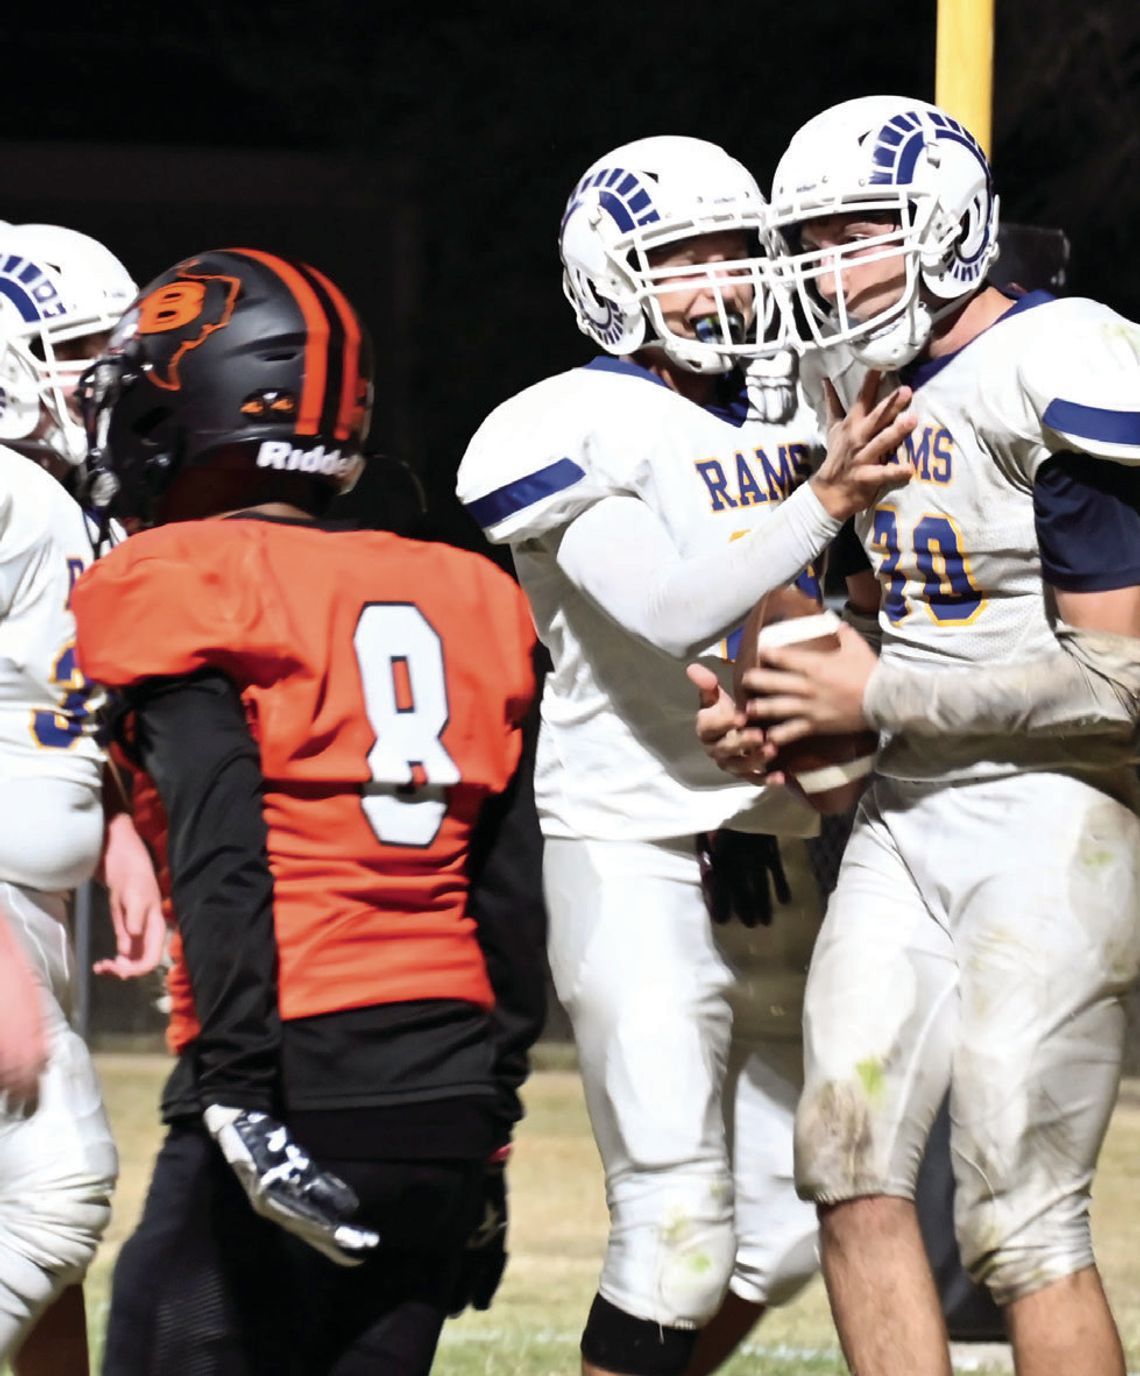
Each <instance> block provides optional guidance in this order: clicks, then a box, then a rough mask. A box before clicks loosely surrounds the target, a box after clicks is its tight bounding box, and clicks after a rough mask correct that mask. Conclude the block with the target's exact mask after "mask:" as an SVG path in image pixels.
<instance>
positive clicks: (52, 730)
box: [32, 641, 95, 750]
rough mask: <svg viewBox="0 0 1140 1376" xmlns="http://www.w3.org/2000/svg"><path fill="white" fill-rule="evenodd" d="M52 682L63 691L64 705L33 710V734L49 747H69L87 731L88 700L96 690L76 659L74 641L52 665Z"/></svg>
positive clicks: (47, 748) (42, 744)
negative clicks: (81, 670)
mask: <svg viewBox="0 0 1140 1376" xmlns="http://www.w3.org/2000/svg"><path fill="white" fill-rule="evenodd" d="M51 685H52V687H53V688H55V689H57V690H58V692H59V695H60V705H59V707H57V708H55V709H51V708H46V707H45V708H40V709H39V710H37V711H35V712H33V713H32V735H33V736H34V737H35V740H36V742H37V744H38V745H41V746H43V748H44V749H45V750H68V749H70V747H71V746H73V745H74V744H75V742H76V741H77V740H78V739H79V737H80V736H82V735H83V733H84V730H85V728H86V726H87V722H88V719H89V718H90V716H91V712H90V709H89V707H88V702H89V700H90V697H91V694H92V693H93V692H94V691H95V685H94V684H93V683H92V682H91V681H90V680H89V679H87V678H85V677H84V676H83V674H82V673H81V672H80V669H79V665H78V664H77V663H76V661H75V642H74V641H72V642H71V643H70V644H68V645H65V646H64V647H63V649H62V650H61V651H60V654H59V657H58V658H57V659H56V661H55V664H54V665H53V666H52V673H51Z"/></svg>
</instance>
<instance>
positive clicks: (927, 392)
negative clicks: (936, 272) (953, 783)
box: [818, 292, 1140, 779]
mask: <svg viewBox="0 0 1140 1376" xmlns="http://www.w3.org/2000/svg"><path fill="white" fill-rule="evenodd" d="M818 366H821V367H823V368H824V369H826V370H827V371H829V372H830V373H831V375H832V378H833V381H834V383H835V385H836V388H837V390H838V391H839V393H840V396H841V398H842V399H843V401H844V403H845V404H850V402H851V401H852V399H853V398H854V396H855V394H856V392H857V389H858V386H859V383H860V381H861V379H862V377H863V375H864V373H865V369H863V368H862V367H861V366H859V365H855V364H853V363H852V361H851V360H850V358H849V357H842V356H837V354H836V353H831V354H828V355H824V356H822V357H821V358H820V359H819V360H818ZM902 378H903V380H904V381H905V382H907V383H909V384H910V385H911V386H912V387H913V388H914V402H913V410H914V412H915V414H916V415H917V418H918V425H917V427H916V429H915V431H914V433H913V434H912V435H910V436H909V437H908V439H907V441H906V449H907V450H908V451H909V457H910V459H911V460H912V462H913V463H914V466H915V469H916V473H915V477H914V479H913V480H912V481H911V482H910V483H909V484H908V485H907V486H906V487H905V488H902V489H900V490H896V491H894V492H891V493H888V494H886V495H885V496H884V497H883V499H882V500H881V501H880V502H878V503H877V504H876V505H875V506H874V507H873V508H871V509H870V510H869V511H867V512H864V513H862V514H861V515H860V516H858V517H856V522H855V524H856V529H857V531H858V532H859V535H860V537H861V539H862V541H863V545H864V548H865V549H866V551H867V554H868V556H869V557H870V560H871V563H872V566H873V567H874V569H875V572H876V574H877V576H878V579H879V583H880V587H881V589H882V610H881V613H880V617H879V620H880V624H881V626H882V629H883V655H884V657H885V659H887V660H897V661H898V662H900V663H905V664H909V665H913V666H914V667H915V668H922V669H925V670H934V671H938V672H946V673H970V672H978V670H979V666H984V665H988V664H1005V663H1011V662H1024V661H1028V660H1031V659H1034V658H1037V657H1040V656H1043V655H1046V654H1049V653H1051V652H1054V651H1055V650H1056V649H1057V640H1056V637H1055V636H1054V634H1053V631H1052V628H1051V622H1050V614H1049V608H1048V604H1047V591H1046V585H1047V584H1051V585H1053V586H1054V587H1060V588H1064V589H1071V590H1075V591H1096V590H1100V589H1104V588H1108V587H1121V586H1125V585H1128V584H1130V583H1140V538H1138V537H1140V518H1138V517H1137V514H1136V513H1137V512H1138V511H1140V328H1138V327H1137V326H1136V325H1134V324H1132V323H1131V322H1130V321H1128V320H1125V319H1123V318H1122V317H1121V316H1119V315H1117V314H1116V313H1115V312H1114V311H1112V310H1110V309H1109V308H1108V307H1107V306H1102V305H1100V304H1098V303H1097V302H1094V301H1088V300H1082V299H1079V298H1071V299H1065V300H1057V299H1055V298H1053V297H1052V296H1050V295H1049V294H1048V293H1046V292H1033V293H1030V294H1028V295H1026V296H1023V297H1021V298H1020V299H1019V300H1018V301H1017V303H1016V304H1015V305H1014V306H1013V308H1012V309H1011V310H1009V311H1008V312H1007V313H1006V314H1005V315H1004V316H1002V317H1001V318H1000V319H999V320H998V321H997V322H996V323H995V324H994V325H992V326H991V327H990V328H989V329H987V330H986V331H984V332H983V333H982V334H980V335H978V336H977V337H976V338H975V339H973V340H972V341H971V342H970V343H968V344H967V345H966V346H965V347H964V348H962V349H960V350H959V351H958V352H957V353H955V354H951V355H949V356H948V357H945V358H940V359H934V360H927V361H924V362H921V363H919V364H917V365H911V367H910V368H908V369H906V370H904V372H903V374H902ZM889 381H892V382H893V380H889ZM885 385H886V382H885V383H884V386H885ZM1051 460H1052V461H1053V462H1049V461H1051ZM1046 465H1048V466H1046ZM1094 470H1095V472H1094ZM1074 474H1078V475H1079V481H1078V482H1077V483H1075V484H1074V482H1073V475H1074ZM1090 480H1091V481H1090ZM1065 758H1066V756H1065V755H1062V756H1060V757H1058V755H1057V749H1056V747H1055V746H1054V745H1053V744H1052V743H1051V742H1049V741H1041V740H1033V741H1031V740H1030V739H1029V738H1028V737H1016V736H1015V737H1009V738H1006V739H1003V740H995V739H993V738H986V739H979V738H973V739H966V738H957V739H945V740H941V741H932V740H931V739H929V738H925V739H922V740H914V741H909V740H907V739H906V738H905V737H902V736H897V737H895V738H893V739H891V740H890V741H889V742H888V743H887V744H886V745H885V747H884V749H883V751H882V753H881V754H880V756H879V762H878V769H879V772H880V773H883V774H888V775H892V776H894V777H896V778H903V779H926V778H932V777H935V776H937V777H940V778H951V779H952V778H961V777H969V776H974V775H980V774H999V773H1008V772H1012V771H1015V770H1018V771H1019V770H1023V769H1033V768H1048V767H1050V765H1054V764H1057V763H1060V762H1063V761H1064V759H1065Z"/></svg>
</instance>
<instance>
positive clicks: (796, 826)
mask: <svg viewBox="0 0 1140 1376" xmlns="http://www.w3.org/2000/svg"><path fill="white" fill-rule="evenodd" d="M817 435H818V431H817V426H816V423H815V419H814V416H813V414H812V412H811V410H810V408H809V407H807V406H806V404H803V403H800V404H799V405H798V406H797V409H796V410H795V412H794V414H793V416H792V418H791V419H790V420H789V421H787V422H785V423H782V424H770V423H765V422H762V421H760V420H759V419H757V417H756V415H755V413H754V412H753V411H752V410H751V409H750V407H749V405H748V403H747V400H746V398H745V396H744V395H743V394H742V395H741V397H740V398H739V399H738V400H737V401H735V402H734V403H733V404H732V405H730V406H728V407H727V408H725V409H719V408H709V409H705V408H702V407H699V406H696V405H694V404H693V403H692V402H690V401H687V400H685V399H684V398H683V397H681V396H679V395H677V393H675V392H673V391H672V390H670V389H669V388H668V387H666V386H665V385H664V384H663V383H661V382H660V381H659V380H658V379H657V378H656V377H655V376H654V375H653V374H652V373H649V372H648V371H646V370H645V369H643V368H641V367H639V366H637V365H636V364H633V363H630V362H627V361H626V360H622V359H616V358H610V357H601V358H598V359H595V360H594V361H593V362H592V363H591V364H588V365H587V366H585V367H582V368H575V369H573V370H571V371H570V372H566V373H562V374H559V375H558V376H556V377H552V378H548V379H546V380H545V381H543V382H540V383H538V384H537V385H535V386H533V387H529V388H527V389H526V390H525V391H523V392H521V393H519V394H518V395H517V396H515V397H513V398H511V399H510V400H509V401H507V402H505V403H504V404H503V405H501V406H499V407H498V408H497V409H496V410H495V411H493V412H492V413H491V415H490V416H489V417H488V418H487V420H486V421H484V423H483V424H482V426H481V427H480V428H479V430H478V431H477V432H476V434H475V436H474V438H473V439H472V441H471V443H470V445H469V446H468V449H467V452H466V455H465V456H464V459H463V462H462V464H461V466H460V469H459V478H458V493H459V498H460V500H461V501H462V502H463V503H464V505H465V506H466V508H467V510H468V511H469V512H470V513H471V514H472V515H473V516H474V518H475V519H476V520H477V521H478V523H479V524H480V525H481V526H482V527H483V529H484V531H485V532H486V534H487V536H488V538H489V539H491V540H492V541H494V542H496V543H502V542H509V544H510V546H511V548H512V551H513V554H514V559H515V568H516V571H517V573H518V576H519V581H520V582H521V584H522V586H523V588H524V590H525V591H526V594H527V596H528V598H529V599H530V604H531V608H532V610H533V612H534V617H535V624H536V626H537V629H538V634H539V637H540V638H541V640H542V641H543V643H544V644H545V645H546V647H547V649H548V650H549V651H550V654H551V658H552V660H553V669H552V671H551V673H550V674H549V675H548V677H547V679H546V684H545V688H544V691H543V698H542V731H541V734H540V738H539V747H538V760H537V764H536V769H535V792H536V797H537V801H538V807H539V815H540V817H541V819H542V825H543V830H544V832H545V834H546V835H548V836H561V837H584V838H602V839H605V838H613V839H628V840H659V839H662V838H665V837H671V836H683V835H686V834H691V833H694V832H697V831H704V830H711V829H713V828H715V827H718V826H721V825H723V824H726V823H727V824H730V825H732V826H733V827H735V828H737V829H738V830H744V831H768V832H774V833H782V834H786V835H800V836H804V835H810V834H812V833H813V832H814V830H815V829H816V817H815V814H814V813H813V812H812V811H811V810H810V809H808V808H807V807H806V806H805V805H804V804H802V803H800V802H798V801H797V800H796V799H795V798H794V797H793V796H792V795H791V794H790V793H789V792H788V791H787V790H786V789H782V788H781V789H759V788H756V787H753V786H751V785H748V784H743V783H740V782H738V781H736V780H731V779H729V777H728V776H727V775H725V774H723V773H722V772H721V771H720V770H718V769H717V768H716V766H715V765H713V764H712V763H711V761H710V760H709V759H708V757H707V756H706V755H705V753H704V751H703V750H702V748H701V746H700V743H699V742H698V741H697V738H696V734H695V731H694V716H695V711H696V693H695V690H694V688H693V686H692V684H690V683H689V681H688V679H687V678H686V676H685V665H684V663H682V662H681V661H679V660H677V659H674V658H672V657H671V656H670V655H668V654H666V653H664V652H663V651H660V650H657V649H655V648H654V647H652V646H650V645H648V644H647V643H646V642H645V641H644V640H642V639H640V638H639V637H637V636H635V635H634V634H632V633H631V632H629V631H627V630H625V629H624V628H623V627H622V626H620V625H618V624H617V622H616V621H614V620H613V619H612V618H611V617H609V616H608V615H607V614H606V613H605V612H603V611H602V610H601V609H600V608H599V607H598V606H597V605H595V604H594V603H593V602H592V601H591V600H590V599H589V598H587V597H586V596H585V595H584V594H582V593H581V592H580V591H579V590H578V589H577V588H575V586H574V585H573V583H571V581H570V580H569V579H568V578H567V577H566V575H565V574H564V573H563V572H562V571H561V570H560V569H559V567H558V565H557V563H556V562H555V551H556V549H557V546H558V541H559V539H560V537H561V532H562V531H563V530H564V529H565V528H566V526H567V525H568V524H569V523H570V522H571V521H573V520H574V518H575V517H576V516H578V515H579V514H580V513H581V512H583V511H585V510H586V509H587V508H588V507H589V506H590V505H592V504H593V503H595V502H597V501H599V500H600V499H601V498H603V497H607V496H609V495H611V494H619V495H623V496H633V497H637V498H638V499H640V500H641V501H643V502H645V503H646V504H647V505H648V506H649V507H650V508H651V509H652V510H653V512H654V513H655V514H656V516H657V517H658V519H659V520H660V521H661V522H662V523H663V525H664V526H665V528H666V529H667V531H668V532H669V534H670V536H671V537H672V540H673V542H674V544H675V547H676V549H677V551H678V552H679V553H680V554H681V555H682V556H693V555H701V554H707V553H709V552H710V551H713V550H715V549H716V548H718V547H719V546H721V545H723V544H724V543H725V542H727V541H729V540H732V539H734V538H736V537H738V536H740V535H743V534H746V533H748V532H749V531H751V530H752V529H753V528H754V527H756V526H757V525H758V524H759V523H761V522H763V520H764V518H765V516H766V514H767V513H768V512H769V511H771V510H772V508H773V507H774V506H775V505H776V504H777V503H778V502H780V501H782V500H783V499H784V498H785V497H787V496H788V495H789V493H790V492H791V491H792V489H793V488H794V487H795V486H796V485H797V484H799V483H800V482H801V481H803V479H805V478H806V477H807V476H808V474H809V473H810V471H811V469H812V467H813V466H814V463H815V461H816V458H817V453H816V447H817V443H818V440H817ZM728 654H729V647H728V646H727V645H726V644H722V646H721V647H720V648H719V651H718V650H717V647H712V648H711V649H710V656H709V658H707V659H706V662H708V663H710V664H711V665H713V667H716V668H717V669H718V672H720V673H721V675H722V679H723V680H724V681H726V682H727V672H728V669H727V663H726V660H727V656H728ZM718 655H719V658H718V657H717V656H718Z"/></svg>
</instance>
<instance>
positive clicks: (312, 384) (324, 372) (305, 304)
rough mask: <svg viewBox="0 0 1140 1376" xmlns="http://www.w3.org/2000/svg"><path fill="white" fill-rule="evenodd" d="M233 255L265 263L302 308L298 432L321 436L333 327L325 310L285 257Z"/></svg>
mask: <svg viewBox="0 0 1140 1376" xmlns="http://www.w3.org/2000/svg"><path fill="white" fill-rule="evenodd" d="M231 252H233V253H240V254H244V256H245V257H246V258H253V259H255V260H256V261H257V262H259V263H264V264H265V266H266V267H267V268H269V269H270V271H271V272H275V273H276V274H277V276H278V277H280V279H281V280H282V282H284V283H285V285H286V286H287V287H288V288H289V290H290V291H291V292H292V293H293V299H294V300H295V301H296V302H297V305H298V306H299V307H300V311H301V316H302V318H303V319H304V321H305V367H304V374H305V376H304V382H303V383H302V386H301V399H300V402H299V404H298V407H297V424H296V433H297V434H298V435H317V434H319V433H320V423H321V410H322V408H323V407H324V403H325V384H326V381H327V378H328V348H329V333H330V327H329V319H328V316H327V315H326V314H325V309H324V307H323V306H322V305H321V303H320V299H319V298H318V296H317V294H316V292H315V291H314V290H313V289H312V287H311V286H310V285H309V284H308V282H306V281H305V279H304V277H303V276H302V275H301V274H300V273H299V272H298V271H297V269H296V268H295V267H294V266H293V264H292V263H288V262H286V261H285V259H284V258H278V257H277V256H276V255H275V254H273V253H263V252H262V251H261V250H260V249H256V248H238V249H232V250H231Z"/></svg>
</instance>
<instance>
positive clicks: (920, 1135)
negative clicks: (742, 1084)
mask: <svg viewBox="0 0 1140 1376" xmlns="http://www.w3.org/2000/svg"><path fill="white" fill-rule="evenodd" d="M1118 782H1119V781H1118ZM1138 971H1140V820H1138V819H1137V817H1136V816H1135V815H1134V813H1133V811H1132V810H1131V809H1130V808H1129V807H1126V806H1124V805H1122V804H1121V803H1119V802H1117V801H1115V799H1114V798H1113V797H1111V796H1109V794H1108V793H1107V792H1102V791H1100V790H1099V789H1098V788H1094V787H1092V786H1091V785H1090V784H1089V783H1086V782H1082V781H1080V780H1078V779H1074V778H1069V777H1066V776H1064V775H1060V774H1048V773H1041V774H1028V775H1019V776H1015V777H1012V778H1004V779H997V780H987V781H978V782H969V783H961V784H957V785H943V786H941V787H938V786H932V785H930V784H905V783H900V782H898V781H896V780H892V779H877V780H876V781H875V783H874V784H873V785H872V788H871V790H870V791H869V792H868V793H867V794H865V795H864V798H863V802H862V804H861V806H860V810H859V815H858V819H857V821H856V823H855V829H854V831H853V833H852V836H851V840H850V841H849V843H848V846H847V850H846V852H845V854H844V857H843V865H842V868H841V870H840V873H839V883H838V887H837V888H836V890H835V893H834V894H833V895H832V898H831V903H830V906H829V908H828V913H827V920H826V922H825V923H824V927H823V932H822V934H821V935H820V938H819V942H818V944H817V946H816V952H815V956H814V958H813V960H812V966H811V975H810V978H809V980H808V993H807V1004H806V1009H805V1015H804V1041H805V1047H804V1050H805V1058H806V1085H805V1089H804V1095H803V1099H802V1101H801V1104H800V1110H799V1116H798V1122H797V1128H796V1172H797V1178H798V1180H799V1184H800V1186H801V1189H802V1191H803V1192H804V1194H805V1195H806V1196H807V1197H810V1198H812V1199H815V1200H819V1201H830V1202H837V1201H840V1200H846V1199H852V1198H854V1197H856V1196H860V1195H871V1194H886V1195H894V1196H899V1197H902V1198H913V1197H914V1185H915V1177H916V1175H917V1172H918V1165H919V1161H920V1160H921V1157H922V1151H923V1146H924V1143H925V1141H926V1136H927V1134H928V1132H929V1131H930V1125H931V1123H932V1121H933V1119H934V1115H935V1113H936V1111H937V1109H938V1106H939V1104H940V1102H941V1100H942V1098H943V1095H944V1094H945V1092H946V1089H947V1087H948V1086H949V1088H950V1093H951V1099H950V1109H951V1153H952V1158H953V1165H954V1175H955V1179H956V1181H957V1193H956V1197H955V1228H956V1232H957V1234H958V1239H959V1244H960V1247H961V1251H962V1259H963V1261H964V1262H965V1264H966V1265H967V1267H969V1269H970V1270H971V1272H972V1273H973V1275H974V1276H975V1278H976V1279H978V1280H984V1281H985V1283H986V1284H987V1285H988V1286H989V1288H990V1290H991V1292H992V1293H993V1295H994V1298H995V1299H996V1300H997V1301H998V1303H999V1304H1006V1303H1008V1302H1009V1301H1011V1300H1014V1299H1017V1298H1019V1297H1020V1296H1022V1295H1026V1294H1031V1293H1033V1292H1034V1291H1036V1290H1039V1289H1041V1288H1043V1287H1044V1286H1046V1285H1048V1284H1050V1283H1051V1282H1053V1281H1055V1280H1058V1279H1060V1278H1061V1277H1063V1276H1066V1275H1069V1274H1072V1273H1073V1272H1075V1271H1078V1270H1080V1269H1082V1268H1083V1267H1085V1266H1088V1265H1090V1264H1091V1263H1092V1260H1093V1252H1092V1243H1091V1239H1090V1234H1089V1222H1088V1204H1089V1191H1090V1187H1091V1183H1092V1177H1093V1170H1094V1168H1095V1164H1096V1159H1097V1154H1098V1152H1099V1151H1100V1145H1101V1142H1102V1140H1103V1137H1104V1132H1105V1129H1106V1127H1107V1125H1108V1120H1109V1115H1110V1114H1111V1112H1112V1106H1113V1103H1114V1101H1115V1098H1116V1090H1117V1084H1118V1080H1119V1076H1120V1065H1121V1058H1122V1054H1123V1044H1124V1028H1125V1017H1124V1007H1123V1000H1124V996H1125V994H1126V993H1127V991H1128V989H1129V988H1130V986H1131V985H1132V984H1133V982H1134V981H1135V979H1136V977H1137V973H1138Z"/></svg>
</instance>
